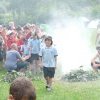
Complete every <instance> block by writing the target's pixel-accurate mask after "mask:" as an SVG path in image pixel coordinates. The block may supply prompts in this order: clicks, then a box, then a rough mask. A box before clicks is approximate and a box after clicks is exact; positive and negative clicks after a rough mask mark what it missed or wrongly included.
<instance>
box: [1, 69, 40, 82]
mask: <svg viewBox="0 0 100 100" xmlns="http://www.w3.org/2000/svg"><path fill="white" fill-rule="evenodd" d="M21 76H25V77H28V78H30V79H31V80H40V79H41V77H40V75H37V76H36V75H34V74H33V73H32V72H31V71H26V72H17V71H15V70H13V71H12V72H7V73H6V74H5V75H2V80H1V81H4V82H9V83H11V82H12V81H13V80H14V79H16V78H17V77H21Z"/></svg>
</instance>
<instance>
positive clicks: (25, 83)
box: [9, 77, 36, 100]
mask: <svg viewBox="0 0 100 100" xmlns="http://www.w3.org/2000/svg"><path fill="white" fill-rule="evenodd" d="M9 94H11V95H12V96H13V98H14V100H22V99H23V98H25V100H36V92H35V88H34V86H33V84H32V82H31V81H30V80H29V79H28V78H26V77H19V78H17V79H15V80H14V81H13V82H12V83H11V85H10V90H9ZM26 98H27V99H26Z"/></svg>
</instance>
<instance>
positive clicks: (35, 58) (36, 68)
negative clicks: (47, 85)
mask: <svg viewBox="0 0 100 100" xmlns="http://www.w3.org/2000/svg"><path fill="white" fill-rule="evenodd" d="M32 59H33V64H32V65H33V71H34V73H39V71H40V68H39V55H38V54H32Z"/></svg>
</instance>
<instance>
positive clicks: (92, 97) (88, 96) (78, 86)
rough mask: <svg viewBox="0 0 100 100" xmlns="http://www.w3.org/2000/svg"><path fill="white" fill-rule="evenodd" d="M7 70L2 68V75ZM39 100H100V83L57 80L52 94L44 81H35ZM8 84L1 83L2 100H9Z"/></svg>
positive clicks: (0, 94)
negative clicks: (47, 89)
mask: <svg viewBox="0 0 100 100" xmlns="http://www.w3.org/2000/svg"><path fill="white" fill-rule="evenodd" d="M5 72H6V71H5V70H4V69H2V68H1V67H0V79H1V75H2V74H5ZM33 84H34V85H35V87H36V92H37V100H100V98H99V96H100V81H92V82H78V83H66V82H61V81H57V80H55V81H54V83H53V90H52V92H48V91H46V89H45V86H44V84H45V82H44V80H35V81H33ZM9 85H10V84H8V83H4V82H0V100H7V97H8V94H9Z"/></svg>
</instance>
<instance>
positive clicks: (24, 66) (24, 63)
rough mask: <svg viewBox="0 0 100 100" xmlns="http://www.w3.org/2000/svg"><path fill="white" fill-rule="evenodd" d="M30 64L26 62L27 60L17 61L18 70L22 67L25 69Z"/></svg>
mask: <svg viewBox="0 0 100 100" xmlns="http://www.w3.org/2000/svg"><path fill="white" fill-rule="evenodd" d="M28 65H29V63H28V62H26V61H24V62H23V61H18V62H17V69H16V70H17V71H19V70H20V69H22V68H25V69H27V66H28Z"/></svg>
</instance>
